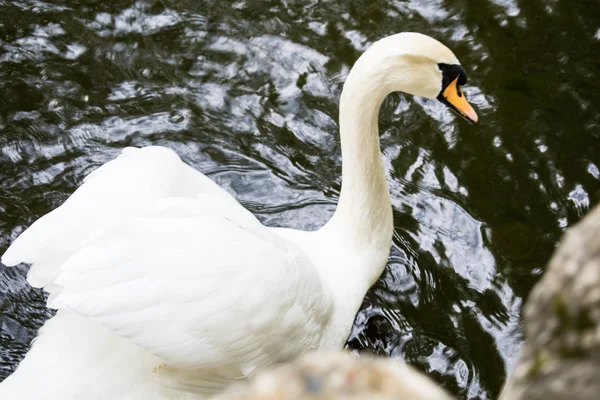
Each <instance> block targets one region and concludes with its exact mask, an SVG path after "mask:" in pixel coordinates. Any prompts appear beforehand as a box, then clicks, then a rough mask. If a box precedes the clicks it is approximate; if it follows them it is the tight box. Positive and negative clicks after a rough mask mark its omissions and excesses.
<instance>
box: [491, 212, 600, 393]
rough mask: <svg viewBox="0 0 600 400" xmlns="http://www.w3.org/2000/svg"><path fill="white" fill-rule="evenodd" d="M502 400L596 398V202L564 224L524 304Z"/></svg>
mask: <svg viewBox="0 0 600 400" xmlns="http://www.w3.org/2000/svg"><path fill="white" fill-rule="evenodd" d="M524 321H525V343H524V344H523V349H522V353H521V358H520V360H519V362H518V364H517V367H516V368H515V370H514V372H513V374H512V375H511V377H510V378H509V380H508V384H507V385H506V388H505V390H504V392H503V393H502V396H501V399H502V400H525V399H527V400H538V399H539V400H541V399H543V400H558V399H569V400H584V399H585V400H588V399H600V206H598V207H596V208H595V209H594V210H592V211H591V212H590V213H589V214H588V215H587V216H586V217H585V218H584V219H583V220H582V221H581V222H580V223H578V224H577V225H575V227H573V228H572V229H569V231H568V232H567V234H566V235H565V236H564V237H563V240H562V243H561V245H560V247H559V248H558V249H557V251H556V253H555V254H554V256H553V257H552V260H551V261H550V264H549V265H548V267H547V269H546V273H545V274H544V277H543V278H542V280H541V281H540V282H538V284H537V285H536V286H535V287H534V289H533V291H532V292H531V295H530V297H529V299H528V301H527V304H526V305H525V309H524Z"/></svg>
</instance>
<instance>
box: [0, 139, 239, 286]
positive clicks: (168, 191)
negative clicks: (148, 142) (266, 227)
mask: <svg viewBox="0 0 600 400" xmlns="http://www.w3.org/2000/svg"><path fill="white" fill-rule="evenodd" d="M198 194H211V195H213V196H216V197H218V198H221V199H223V201H231V202H234V203H236V201H235V200H234V199H233V198H232V197H231V196H230V195H229V194H228V193H227V192H225V191H224V190H223V189H221V188H220V187H219V186H218V185H217V184H215V183H214V182H213V181H211V180H210V179H209V178H207V177H206V176H205V175H203V174H201V173H200V172H198V171H196V170H195V169H193V168H192V167H190V166H189V165H187V164H185V163H183V162H182V161H181V159H180V158H179V156H178V155H177V154H175V152H173V151H172V150H170V149H167V148H165V147H145V148H141V149H140V148H133V147H130V148H126V149H124V150H123V151H122V153H121V155H120V156H119V157H118V158H116V159H115V160H112V161H110V162H108V163H106V164H104V165H103V166H101V167H100V168H98V169H97V170H95V171H94V172H92V173H91V174H89V175H88V176H87V177H86V178H85V180H84V184H83V185H82V186H81V187H80V188H79V189H77V191H75V193H73V195H71V196H70V197H69V199H67V201H66V202H65V203H64V204H63V205H62V206H60V207H58V208H57V209H55V210H54V211H52V212H50V213H48V214H46V215H45V216H43V217H42V218H40V219H39V220H37V221H36V222H35V223H34V224H33V225H31V227H29V229H27V230H26V231H25V232H24V233H23V234H21V235H20V236H19V237H18V238H17V239H16V240H15V241H14V243H13V244H12V245H11V246H10V248H9V249H8V250H7V251H6V253H5V254H4V256H3V257H2V262H3V263H4V264H6V265H9V266H10V265H15V264H18V263H21V262H24V263H29V264H33V266H32V268H31V269H30V270H29V274H28V280H29V283H30V284H31V285H32V286H34V287H45V288H46V290H47V291H48V292H50V293H51V294H52V293H55V292H58V291H59V290H60V288H58V287H56V286H55V285H54V284H53V281H54V278H56V276H57V275H58V273H59V266H60V265H61V264H62V263H63V262H64V261H65V260H66V259H67V258H68V257H70V256H71V255H72V254H73V253H74V252H76V251H77V250H78V249H79V248H81V247H82V246H83V245H84V244H85V243H87V242H88V241H90V240H93V238H94V236H98V235H101V234H102V230H104V229H107V228H108V227H110V226H112V224H114V223H116V222H118V221H119V220H120V219H121V218H122V217H123V216H126V215H128V213H130V212H131V210H135V209H136V208H137V207H138V206H139V204H141V203H144V202H147V201H150V200H153V199H160V198H168V197H186V198H194V197H195V196H196V195H198Z"/></svg>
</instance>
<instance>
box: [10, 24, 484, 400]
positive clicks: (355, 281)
mask: <svg viewBox="0 0 600 400" xmlns="http://www.w3.org/2000/svg"><path fill="white" fill-rule="evenodd" d="M465 81H466V74H465V71H464V70H463V69H462V68H461V67H460V65H459V62H458V60H457V59H456V57H455V56H454V54H453V53H452V52H451V51H450V50H449V49H448V48H446V47H445V46H444V45H442V44H441V43H439V42H438V41H436V40H434V39H432V38H430V37H427V36H424V35H421V34H416V33H401V34H397V35H394V36H390V37H388V38H385V39H383V40H380V41H378V42H376V43H375V44H373V45H372V46H371V47H370V48H369V50H368V51H366V52H365V53H364V54H363V55H362V56H361V57H360V58H359V60H358V61H357V62H356V64H355V65H354V67H353V69H352V71H351V72H350V74H349V75H348V79H347V81H346V83H345V85H344V90H343V93H342V97H341V102H340V134H341V144H342V155H343V168H342V183H343V184H342V190H341V194H340V200H339V205H338V207H337V209H336V211H335V214H334V215H333V217H332V219H331V220H330V221H329V222H328V223H327V224H326V225H325V226H324V227H323V228H321V229H320V230H318V231H316V232H301V231H295V230H288V229H277V228H266V227H264V226H263V225H261V224H260V223H259V222H258V220H256V218H255V217H254V216H253V215H252V214H250V212H248V211H247V210H246V209H244V208H243V207H242V206H241V205H240V204H239V203H238V202H237V201H236V200H234V199H233V198H232V197H231V196H230V195H229V194H227V193H226V192H225V191H223V190H222V189H221V188H219V187H218V186H217V185H216V184H215V183H213V182H212V181H211V180H210V179H208V178H207V177H206V176H204V175H203V174H201V173H200V172H198V171H196V170H194V169H192V168H191V167H189V166H188V165H186V164H184V163H183V162H182V161H181V160H180V158H179V157H178V156H177V155H176V154H175V153H174V152H173V151H171V150H169V149H166V148H161V147H147V148H142V149H138V148H127V149H125V150H123V152H122V154H121V155H120V156H119V157H118V158H117V159H115V160H113V161H110V162H108V163H107V164H105V165H103V166H102V167H100V168H99V169H98V170H96V171H95V172H93V173H92V174H90V175H89V176H88V177H87V178H86V179H85V182H84V184H83V185H82V186H81V187H80V188H79V189H77V190H76V191H75V193H73V195H72V196H71V197H70V198H69V199H68V200H67V201H66V202H65V203H64V204H63V205H62V206H60V207H59V208H57V209H56V210H54V211H52V212H51V213H49V214H47V215H45V216H44V217H42V218H40V219H39V220H38V221H37V222H35V223H34V224H33V225H32V226H31V227H30V228H29V229H28V230H26V231H25V232H24V233H23V234H22V235H21V236H20V237H19V238H17V239H16V240H15V242H14V243H13V244H12V246H11V247H10V248H9V249H8V250H7V251H6V253H5V254H4V256H3V257H2V262H3V263H4V264H6V265H15V264H17V263H21V262H25V263H31V264H32V267H31V270H30V272H29V275H28V279H29V282H30V283H31V285H32V286H36V287H44V288H45V289H46V290H47V291H48V292H49V293H50V298H49V300H48V306H49V307H52V308H56V309H58V312H57V314H56V316H54V317H53V318H52V319H50V320H49V321H48V322H46V324H45V325H44V326H43V327H42V328H41V330H40V332H39V335H38V337H37V339H36V340H35V342H34V344H33V346H32V348H31V350H30V351H29V353H28V354H27V356H26V357H25V359H24V360H23V361H22V362H21V364H20V365H19V367H18V369H17V370H16V372H15V373H14V374H12V375H11V376H10V377H8V378H7V379H6V380H5V381H4V382H3V383H2V384H0V398H2V399H49V400H71V399H73V400H74V399H78V400H79V399H92V400H95V399H103V400H104V399H127V400H138V399H139V400H142V399H143V400H153V399H156V400H164V399H178V400H179V399H198V398H203V397H204V396H206V395H211V394H213V393H216V392H218V391H220V390H221V389H222V388H223V387H224V386H226V385H227V384H228V383H230V382H231V381H232V380H236V379H241V378H244V377H247V376H249V375H252V374H253V373H254V372H255V371H257V370H258V369H261V368H265V367H268V366H270V365H272V364H275V363H279V362H282V361H285V360H289V359H291V358H293V357H295V356H297V355H298V354H300V353H304V352H307V351H310V350H314V349H339V348H341V347H343V345H344V342H345V340H346V338H347V336H348V334H349V332H350V329H351V327H352V323H353V320H354V317H355V314H356V312H357V310H358V308H359V306H360V304H361V302H362V300H363V297H364V295H365V293H366V291H367V289H369V287H370V286H371V285H372V284H373V283H374V282H375V281H376V280H377V278H378V277H379V275H380V274H381V272H382V271H383V268H384V266H385V264H386V261H387V258H388V255H389V249H390V245H391V238H392V229H393V225H392V208H391V203H390V197H389V192H388V186H387V182H386V177H385V173H384V168H383V163H382V159H381V153H380V148H379V138H378V127H377V120H378V114H379V108H380V105H381V103H382V101H383V99H384V98H385V97H386V95H387V94H388V93H390V92H392V91H396V90H401V91H404V92H406V93H410V94H414V95H418V96H424V97H428V98H434V99H435V98H438V99H439V100H441V101H443V102H444V103H446V104H447V105H449V106H450V107H451V108H453V109H454V110H455V111H457V112H459V113H460V114H461V115H463V116H464V117H465V118H467V119H469V120H471V121H473V122H475V121H476V120H477V115H476V114H475V112H474V111H473V109H472V108H471V106H470V105H469V104H468V102H467V101H466V99H465V97H464V95H463V94H462V92H461V90H460V85H461V84H463V83H465Z"/></svg>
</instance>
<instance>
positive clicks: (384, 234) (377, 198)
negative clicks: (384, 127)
mask: <svg viewBox="0 0 600 400" xmlns="http://www.w3.org/2000/svg"><path fill="white" fill-rule="evenodd" d="M359 61H360V60H359ZM369 69H370V68H369V66H368V65H366V66H365V63H360V62H359V63H357V64H356V65H355V67H354V68H353V69H352V71H351V72H350V75H349V76H348V78H347V80H346V84H345V85H344V89H343V91H342V96H341V100H340V135H341V146H342V189H341V193H340V199H339V203H338V207H337V209H336V211H335V214H334V216H333V218H332V220H331V222H330V224H331V225H332V226H333V227H334V228H335V229H336V230H337V232H338V234H339V235H341V237H343V240H345V241H346V242H347V243H348V245H349V246H351V248H354V249H361V250H364V249H371V250H372V251H381V249H383V250H384V251H385V252H386V256H387V252H389V248H390V245H391V239H392V229H393V222H392V206H391V201H390V194H389V189H388V184H387V180H386V174H385V170H384V167H383V161H382V157H381V150H380V146H379V128H378V119H379V109H380V107H381V104H382V102H383V100H384V99H385V97H386V95H387V94H388V93H389V91H390V90H389V89H388V88H387V87H386V86H387V85H385V84H384V82H381V79H380V75H377V74H373V73H371V71H370V70H369ZM381 272H382V271H381V270H379V271H373V275H376V276H374V277H369V278H370V280H375V279H377V278H378V277H379V275H380V274H381ZM371 283H373V282H371Z"/></svg>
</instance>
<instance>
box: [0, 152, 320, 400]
mask: <svg viewBox="0 0 600 400" xmlns="http://www.w3.org/2000/svg"><path fill="white" fill-rule="evenodd" d="M144 150H146V149H142V150H135V151H133V153H134V154H127V153H125V154H124V155H122V156H120V157H119V158H118V159H117V160H115V161H114V162H113V164H110V163H109V164H107V165H105V166H103V167H102V168H100V169H99V170H98V171H97V172H94V173H93V174H92V175H91V176H90V177H88V179H87V180H86V182H85V183H84V184H83V185H82V187H81V188H79V189H78V190H77V191H76V192H75V193H74V194H73V196H71V197H70V198H69V200H67V202H65V204H64V205H62V206H61V207H60V208H59V209H57V210H55V211H53V212H52V213H50V214H48V215H47V216H45V217H43V218H42V219H40V220H39V221H37V222H36V223H35V224H34V225H32V227H31V228H30V230H28V231H26V232H25V233H24V234H23V235H22V236H21V237H19V238H18V239H17V241H16V242H15V243H14V244H13V246H12V247H11V248H10V249H9V250H8V251H7V253H6V254H5V256H4V258H3V262H5V263H7V264H14V263H16V262H33V269H37V272H35V278H36V279H37V278H38V277H41V282H40V283H42V284H46V285H51V290H54V291H53V294H52V296H51V298H50V299H49V305H50V306H51V307H55V308H58V309H68V310H74V311H76V312H78V313H80V314H82V315H85V316H87V317H89V318H91V319H93V320H94V321H96V322H98V323H99V324H101V325H104V326H105V327H107V328H109V329H111V330H113V331H115V332H117V333H119V334H120V335H122V336H124V337H126V338H128V339H130V340H131V341H133V342H134V343H136V344H137V345H139V346H141V347H143V348H145V349H147V350H149V351H150V352H152V353H154V354H156V355H157V356H158V357H160V358H161V359H162V360H163V361H164V362H165V363H166V364H167V365H168V366H169V367H173V368H181V369H186V370H191V369H200V370H202V369H207V370H209V371H210V370H211V369H216V370H220V371H227V370H229V371H231V366H234V367H235V368H234V369H235V370H236V371H238V372H239V373H241V375H242V376H245V375H248V374H251V373H252V369H253V368H255V367H261V366H264V365H269V364H271V363H273V362H276V361H278V360H284V359H286V358H288V357H291V356H295V355H296V354H298V353H299V352H301V351H306V350H307V349H310V348H313V347H315V346H316V345H317V343H318V341H319V339H320V335H321V332H322V330H323V327H324V325H325V324H327V322H328V320H329V315H330V311H331V302H330V300H329V298H328V297H327V293H326V291H325V290H324V289H323V287H322V285H321V281H320V279H319V277H318V275H317V273H316V271H315V269H314V267H313V265H312V263H311V261H310V260H309V259H307V257H306V256H305V255H304V254H303V253H302V252H301V251H300V250H299V249H298V248H296V247H295V246H294V245H293V244H291V243H290V242H288V241H285V240H284V239H282V238H280V237H279V236H277V235H276V234H275V233H273V232H271V231H270V230H268V229H267V228H265V227H264V226H262V225H261V224H260V223H259V222H258V221H257V220H256V218H254V216H252V214H250V213H249V212H248V211H247V210H245V209H244V208H243V207H242V206H241V205H239V203H237V202H236V201H235V200H234V199H233V198H231V197H230V196H229V195H228V194H227V193H225V192H223V191H221V189H218V187H211V185H210V184H208V183H207V182H204V181H202V179H201V178H204V179H208V178H205V177H204V176H202V175H201V174H199V173H197V172H195V171H194V170H193V169H191V168H190V167H188V166H186V165H185V164H183V163H181V161H180V160H179V158H178V157H176V159H174V160H173V164H174V165H171V164H169V163H170V161H169V160H161V161H157V160H156V159H153V160H154V161H152V160H146V161H148V163H147V164H142V165H145V166H144V167H141V166H140V165H139V164H138V163H136V158H138V155H139V153H140V152H141V155H139V157H141V158H144V153H143V152H144ZM160 151H161V152H162V151H163V150H160ZM172 155H174V154H171V153H170V152H167V154H161V156H160V157H163V156H164V157H165V158H169V157H171V156H172ZM160 157H159V158H160ZM149 158H152V157H149ZM138 161H139V160H138ZM162 161H166V165H163V164H161V162H162ZM142 162H144V160H142ZM170 168H172V170H171V171H170V172H169V171H168V170H169V169H170ZM186 168H190V170H186ZM182 171H185V173H187V172H190V174H189V176H188V177H186V176H184V175H185V173H184V174H183V175H181V173H182ZM168 173H170V174H171V175H172V176H171V180H169V179H168V177H167V176H166V174H168ZM192 173H195V174H197V176H196V175H193V174H192ZM157 178H158V179H157ZM155 180H157V182H155ZM210 183H211V184H212V182H210ZM186 185H187V186H186ZM212 185H214V184H212ZM206 188H208V189H206ZM38 275H39V276H38ZM44 282H46V283H44ZM46 287H48V286H46ZM192 375H193V374H192ZM232 375H235V374H234V372H232ZM213 378H214V379H213ZM194 379H198V380H199V381H198V382H194V383H192V384H190V382H185V379H184V381H183V382H181V383H180V385H181V386H186V385H187V386H194V387H196V388H197V390H199V391H202V390H204V388H208V387H209V386H210V385H213V382H216V381H218V380H219V379H220V376H218V377H211V378H210V379H208V380H206V382H202V381H201V377H197V376H196V377H194ZM211 379H212V380H211ZM214 384H219V383H218V382H216V383H214Z"/></svg>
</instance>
